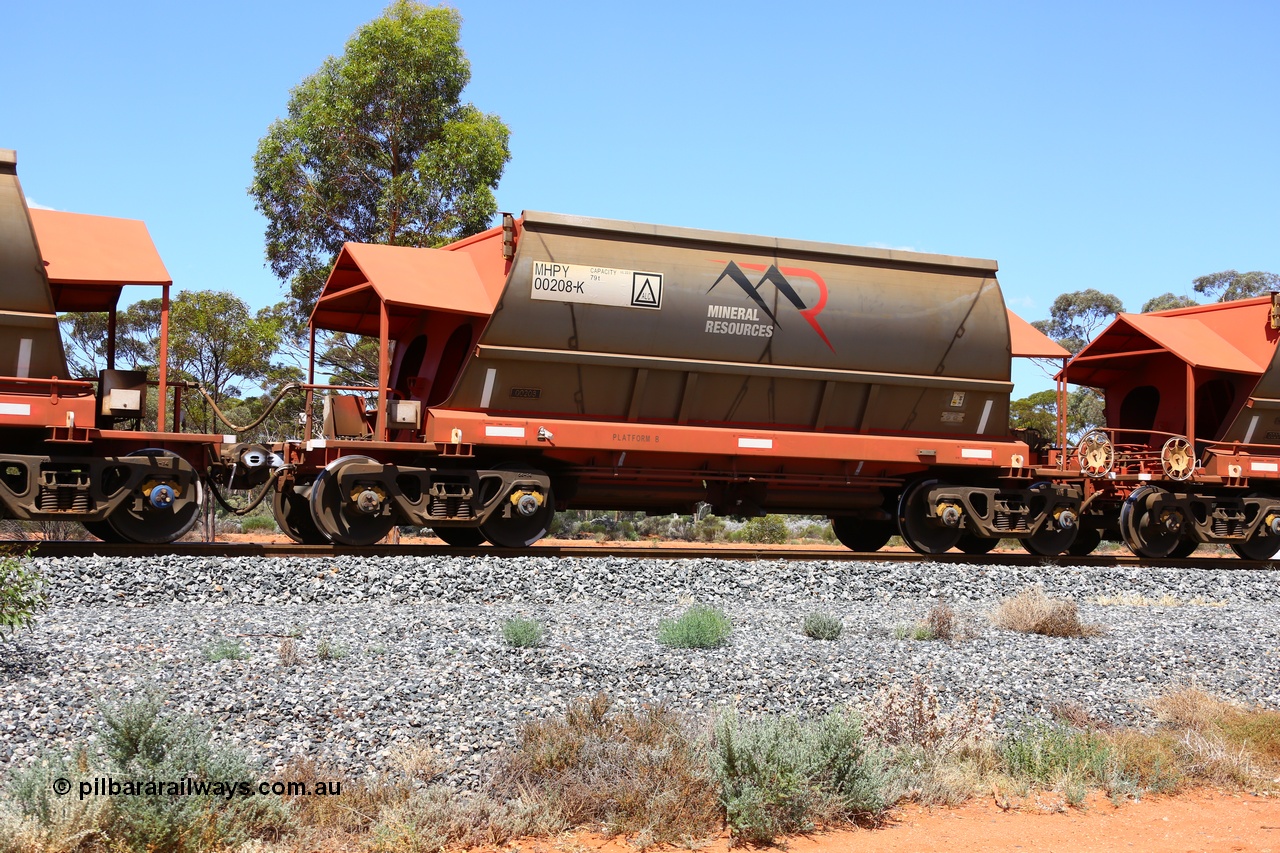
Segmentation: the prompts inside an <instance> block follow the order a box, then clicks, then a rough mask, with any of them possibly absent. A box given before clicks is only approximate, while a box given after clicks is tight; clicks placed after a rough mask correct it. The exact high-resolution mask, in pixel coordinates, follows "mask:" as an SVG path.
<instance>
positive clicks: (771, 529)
mask: <svg viewBox="0 0 1280 853" xmlns="http://www.w3.org/2000/svg"><path fill="white" fill-rule="evenodd" d="M742 538H743V539H744V540H745V541H747V542H751V543H754V544H761V545H785V544H786V543H787V540H788V539H790V538H791V531H789V530H788V529H787V522H786V519H784V518H783V517H782V516H780V515H766V516H764V517H762V518H753V519H750V520H749V521H748V522H747V523H746V524H744V525H743V526H742Z"/></svg>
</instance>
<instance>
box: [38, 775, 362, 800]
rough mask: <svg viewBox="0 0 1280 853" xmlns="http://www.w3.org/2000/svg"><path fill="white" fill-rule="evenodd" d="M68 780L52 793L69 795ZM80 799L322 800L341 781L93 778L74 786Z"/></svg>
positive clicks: (339, 788) (338, 787) (336, 790)
mask: <svg viewBox="0 0 1280 853" xmlns="http://www.w3.org/2000/svg"><path fill="white" fill-rule="evenodd" d="M71 788H72V784H71V780H70V779H66V778H58V779H54V780H53V792H54V793H55V794H57V795H58V796H65V795H67V794H69V793H71ZM76 790H77V792H78V793H79V798H80V799H81V800H83V799H85V798H86V797H210V796H211V797H218V798H221V799H225V800H230V799H233V798H235V797H255V796H262V797H267V796H273V795H274V796H277V797H284V796H289V797H317V796H319V797H325V796H338V795H340V794H341V793H342V782H341V781H340V780H333V781H328V782H322V781H316V782H284V781H275V782H247V781H235V780H231V781H218V780H212V779H192V778H190V777H187V778H185V779H176V780H165V779H146V778H141V779H140V778H128V779H116V778H113V777H111V776H96V777H94V778H92V779H81V780H80V781H79V782H78V783H77V784H76Z"/></svg>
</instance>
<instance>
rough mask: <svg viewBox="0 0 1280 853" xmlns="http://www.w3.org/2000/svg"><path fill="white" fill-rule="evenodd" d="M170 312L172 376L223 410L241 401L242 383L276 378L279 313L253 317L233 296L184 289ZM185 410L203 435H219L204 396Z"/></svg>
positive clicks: (194, 398) (281, 324) (266, 310)
mask: <svg viewBox="0 0 1280 853" xmlns="http://www.w3.org/2000/svg"><path fill="white" fill-rule="evenodd" d="M171 311H172V313H171V318H170V320H171V325H170V335H169V366H170V368H171V369H172V371H173V376H174V378H178V379H182V378H185V379H189V380H191V381H195V382H199V383H200V384H201V385H203V386H204V388H205V390H206V391H207V392H208V393H209V396H210V397H212V398H213V401H214V402H215V403H216V404H217V405H218V407H219V408H222V407H223V403H224V402H225V401H226V400H228V399H231V398H236V397H239V396H240V393H241V389H240V388H239V387H238V383H241V382H257V381H265V380H268V379H269V378H273V377H272V373H273V371H272V364H271V359H272V357H273V355H274V353H275V352H276V350H277V349H279V347H280V342H281V336H282V331H283V328H284V320H283V318H281V317H280V316H279V315H278V313H277V312H276V311H275V309H272V308H264V309H262V310H261V311H258V312H257V313H256V314H253V313H251V312H250V310H249V306H248V304H247V303H245V301H244V300H242V299H240V298H239V297H238V296H236V295H235V294H233V293H229V292H225V291H207V290H206V291H187V290H184V291H182V292H181V293H179V294H178V296H177V298H175V299H174V300H173V303H172V308H171ZM184 409H185V411H186V413H187V417H188V419H189V420H191V421H193V422H194V423H195V425H196V428H197V429H198V430H199V431H200V432H206V433H207V432H218V431H220V428H219V426H218V424H217V422H216V419H215V416H214V413H213V411H212V408H211V407H210V406H209V405H208V404H207V403H206V402H205V401H204V398H203V397H201V396H200V395H198V394H196V395H192V396H191V397H189V398H188V402H187V403H186V404H185V405H184ZM224 411H225V410H224Z"/></svg>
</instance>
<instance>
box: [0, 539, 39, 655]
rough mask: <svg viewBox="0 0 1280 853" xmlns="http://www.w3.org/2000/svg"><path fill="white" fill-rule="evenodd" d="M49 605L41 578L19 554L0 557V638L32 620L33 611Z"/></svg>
mask: <svg viewBox="0 0 1280 853" xmlns="http://www.w3.org/2000/svg"><path fill="white" fill-rule="evenodd" d="M47 606H48V600H47V599H46V597H45V594H44V578H42V577H41V576H40V573H39V572H37V571H36V570H35V569H33V568H31V565H30V562H29V561H28V560H27V559H25V558H21V557H14V556H4V557H0V639H4V638H5V634H6V632H8V635H9V636H10V637H11V636H13V634H14V633H16V632H17V631H18V629H20V628H30V627H31V626H32V625H34V624H35V620H36V613H38V612H39V611H41V610H43V609H45V608H46V607H47Z"/></svg>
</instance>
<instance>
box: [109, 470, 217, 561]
mask: <svg viewBox="0 0 1280 853" xmlns="http://www.w3.org/2000/svg"><path fill="white" fill-rule="evenodd" d="M129 456H130V457H137V456H145V457H147V458H149V459H151V460H152V468H153V470H152V471H151V472H150V473H149V474H148V476H147V477H146V479H144V480H143V481H142V484H141V485H140V486H138V488H137V489H136V490H135V491H134V493H133V494H132V495H130V496H129V499H128V500H126V501H125V502H124V503H123V504H121V505H120V506H119V507H117V508H116V510H115V511H114V512H112V513H111V515H109V516H107V521H106V523H107V524H108V525H110V527H111V530H112V531H113V532H114V533H115V535H116V536H118V537H119V538H120V539H122V540H123V541H125V542H140V543H142V544H144V545H163V544H167V543H169V542H176V541H178V540H179V539H181V538H182V537H183V536H185V535H186V534H187V532H188V531H189V530H191V528H193V527H195V525H196V522H197V521H198V520H199V519H200V507H201V505H203V503H204V488H203V486H202V485H201V484H200V475H199V474H198V473H197V472H196V470H195V469H194V468H192V467H191V464H190V463H189V462H187V461H186V460H185V459H183V458H182V457H181V456H178V455H177V454H176V453H173V452H171V451H168V450H160V449H158V448H154V447H150V448H147V449H146V450H135V451H134V452H132V453H130V454H129ZM160 459H166V460H167V459H172V460H173V461H174V464H173V465H172V466H168V465H160V464H157V463H158V460H160ZM90 523H92V522H90ZM90 532H92V531H90ZM95 535H97V534H95ZM99 538H102V537H99ZM104 541H105V540H104Z"/></svg>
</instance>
